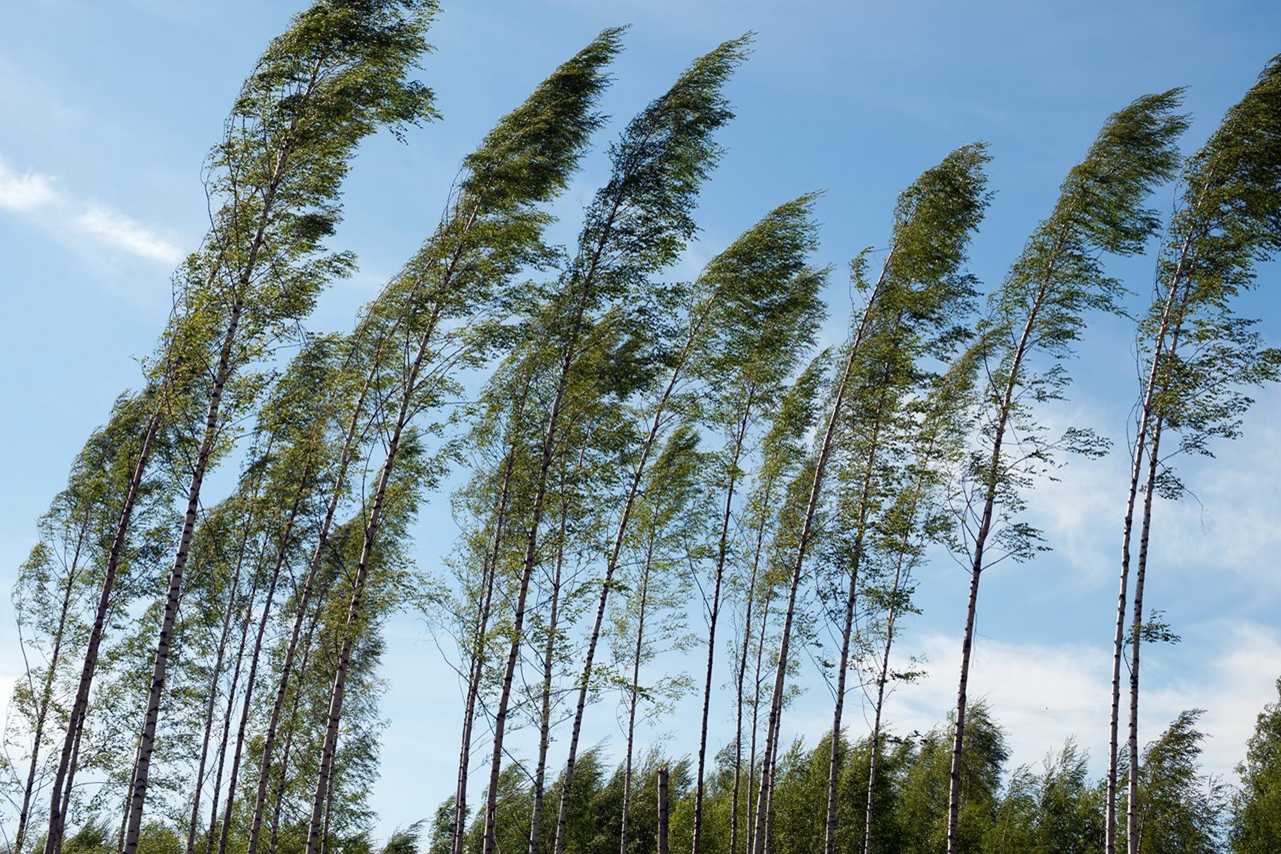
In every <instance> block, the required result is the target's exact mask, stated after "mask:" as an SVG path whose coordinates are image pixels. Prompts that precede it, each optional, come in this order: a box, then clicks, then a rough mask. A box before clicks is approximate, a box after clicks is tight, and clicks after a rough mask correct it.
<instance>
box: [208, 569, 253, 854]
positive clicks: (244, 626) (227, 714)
mask: <svg viewBox="0 0 1281 854" xmlns="http://www.w3.org/2000/svg"><path fill="white" fill-rule="evenodd" d="M236 577H237V578H239V577H240V568H239V567H237V569H236ZM257 601H258V574H257V573H256V572H255V573H254V580H253V584H252V586H251V587H250V589H249V599H248V601H247V602H246V603H245V615H244V621H243V622H242V623H241V626H240V641H239V643H238V645H237V647H236V659H235V664H234V665H232V669H231V685H230V686H229V687H228V689H227V707H226V710H225V711H224V712H223V716H222V744H220V745H219V746H218V767H217V770H216V771H215V772H214V789H213V799H212V800H213V803H211V804H210V806H209V829H208V832H207V833H206V835H205V854H212V851H213V846H214V837H215V830H216V829H217V827H218V806H219V804H220V802H221V801H220V796H221V793H222V778H223V774H224V773H225V772H226V767H227V745H229V744H230V743H231V717H232V715H233V714H235V711H236V694H237V693H238V692H239V690H240V674H241V673H242V672H243V671H242V667H243V665H244V661H245V647H246V646H247V645H248V643H249V620H250V616H251V615H252V614H253V609H254V603H255V602H257ZM234 798H235V787H234V785H228V787H227V801H228V802H231V801H232V800H234Z"/></svg>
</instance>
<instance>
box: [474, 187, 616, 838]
mask: <svg viewBox="0 0 1281 854" xmlns="http://www.w3.org/2000/svg"><path fill="white" fill-rule="evenodd" d="M621 203H622V198H621V196H616V197H615V198H614V201H613V206H612V208H611V210H610V213H609V215H608V216H607V217H606V218H605V220H604V222H603V225H602V228H601V233H600V236H599V238H598V240H597V243H596V246H595V247H594V251H593V253H592V256H591V261H590V263H589V264H588V266H587V270H586V271H585V272H584V274H583V278H582V281H581V282H580V283H579V286H580V287H581V291H580V293H579V294H578V295H577V296H578V299H577V300H576V302H575V305H574V313H573V316H572V319H571V320H570V322H569V324H568V325H567V337H566V339H565V340H566V341H567V342H568V344H567V345H566V347H565V352H564V355H563V356H562V357H561V362H560V366H559V372H558V374H557V378H556V393H555V395H554V396H553V398H552V406H551V410H550V411H549V412H548V415H547V427H546V429H545V430H544V432H543V447H542V452H541V459H540V461H539V468H538V477H537V480H536V486H535V490H534V500H533V503H532V506H531V509H530V522H529V532H528V534H527V535H526V537H525V550H524V555H523V558H522V561H521V575H520V583H519V588H518V590H517V594H516V610H515V614H514V615H513V618H512V641H511V644H510V645H509V647H508V649H507V664H506V667H505V668H504V671H503V684H502V688H501V690H500V692H499V696H498V709H497V711H496V713H495V715H494V750H493V756H492V757H491V759H490V763H489V788H488V790H487V794H486V797H485V830H484V838H483V840H482V842H481V854H495V851H496V848H497V845H498V842H497V839H496V838H495V835H494V822H495V820H496V819H497V810H498V774H499V771H500V769H501V768H502V760H503V737H504V735H505V734H506V728H507V708H508V705H509V704H510V703H511V692H512V682H513V680H514V679H515V675H516V660H517V658H518V656H519V655H520V643H521V632H522V630H523V629H524V624H525V605H526V601H527V599H528V597H529V584H530V581H531V579H532V577H533V573H534V566H535V564H536V563H537V561H538V529H539V526H541V525H542V521H543V503H544V501H545V500H546V497H547V478H548V472H549V471H550V469H551V465H552V460H553V457H554V454H555V449H556V438H557V436H558V434H559V431H560V417H561V413H562V411H563V410H564V407H565V405H566V400H565V396H566V394H567V392H568V384H569V379H570V371H571V369H572V368H573V366H574V362H575V360H576V358H577V356H578V354H579V348H580V346H581V344H582V342H581V341H580V340H579V338H580V336H581V335H582V331H583V320H584V318H585V317H586V312H587V303H588V300H589V298H590V296H591V292H592V288H593V287H594V279H595V275H596V270H597V268H598V265H599V264H600V262H601V258H602V256H603V254H604V251H605V246H606V244H607V241H608V239H609V235H610V233H611V232H612V231H613V224H614V221H615V218H616V217H617V215H618V211H619V207H620V205H621ZM565 784H566V785H568V780H566V781H565ZM556 833H557V837H558V838H559V836H560V828H559V822H558V825H557V831H556ZM557 854H559V852H557Z"/></svg>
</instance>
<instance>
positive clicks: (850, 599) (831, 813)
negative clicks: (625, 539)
mask: <svg viewBox="0 0 1281 854" xmlns="http://www.w3.org/2000/svg"><path fill="white" fill-rule="evenodd" d="M857 591H858V568H857V566H855V568H854V571H853V572H851V573H850V587H849V593H848V594H847V595H846V597H845V624H844V626H843V629H842V632H841V655H840V660H839V661H838V662H837V667H838V671H837V674H836V707H835V709H834V710H833V712H832V736H831V738H832V744H831V749H830V750H829V751H828V757H827V813H826V817H825V819H824V821H823V850H824V851H825V852H826V854H835V851H836V792H837V784H838V783H839V782H840V779H841V756H842V753H843V752H844V751H842V750H841V747H842V744H841V716H842V713H843V712H844V711H845V676H846V673H847V672H848V670H849V663H850V639H851V637H852V636H853V634H854V604H855V601H856V600H857V597H858V592H857Z"/></svg>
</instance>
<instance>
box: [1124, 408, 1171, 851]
mask: <svg viewBox="0 0 1281 854" xmlns="http://www.w3.org/2000/svg"><path fill="white" fill-rule="evenodd" d="M1162 421H1163V419H1162V417H1161V416H1160V415H1158V416H1157V418H1156V423H1155V424H1153V425H1152V441H1151V443H1150V447H1149V448H1148V473H1147V483H1146V485H1145V494H1144V496H1143V522H1142V525H1143V527H1142V532H1141V533H1140V535H1139V563H1138V566H1137V567H1136V568H1135V573H1134V618H1133V620H1132V621H1131V623H1130V730H1129V745H1128V746H1129V755H1130V768H1129V771H1130V776H1129V780H1128V781H1127V783H1128V785H1127V792H1128V794H1129V798H1128V801H1129V803H1127V804H1126V810H1125V843H1126V850H1127V852H1128V854H1139V827H1138V809H1139V806H1138V801H1139V653H1140V650H1141V649H1142V647H1143V638H1142V630H1143V582H1144V580H1145V576H1146V574H1147V566H1148V540H1149V535H1150V534H1151V531H1152V497H1153V495H1154V494H1155V493H1156V479H1157V474H1158V470H1159V468H1160V458H1159V457H1158V454H1157V452H1158V450H1159V448H1160V445H1161V426H1162Z"/></svg>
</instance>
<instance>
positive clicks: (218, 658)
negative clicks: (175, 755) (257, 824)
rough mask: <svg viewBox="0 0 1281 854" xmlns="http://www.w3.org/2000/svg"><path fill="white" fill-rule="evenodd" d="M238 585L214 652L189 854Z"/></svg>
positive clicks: (189, 830)
mask: <svg viewBox="0 0 1281 854" xmlns="http://www.w3.org/2000/svg"><path fill="white" fill-rule="evenodd" d="M236 592H237V585H236V584H234V583H233V584H232V586H231V592H230V593H229V594H228V596H227V610H226V611H224V612H223V618H222V631H221V633H220V634H219V636H218V648H217V651H216V653H215V654H214V666H213V676H212V678H211V679H210V680H209V700H208V702H207V703H206V704H205V733H204V738H203V739H202V740H201V742H200V761H199V762H198V763H197V764H196V777H195V781H194V788H195V791H194V792H193V793H192V796H191V822H190V824H189V825H188V826H187V854H193V852H194V851H195V850H196V828H198V827H199V826H200V800H201V790H202V789H203V787H204V782H205V765H206V763H207V761H208V759H209V744H210V742H211V741H212V740H213V722H214V709H215V707H216V706H217V704H218V683H219V682H221V681H222V664H223V658H224V656H225V655H226V652H227V641H228V640H229V639H230V637H231V615H232V613H233V612H234V611H235V608H236Z"/></svg>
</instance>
